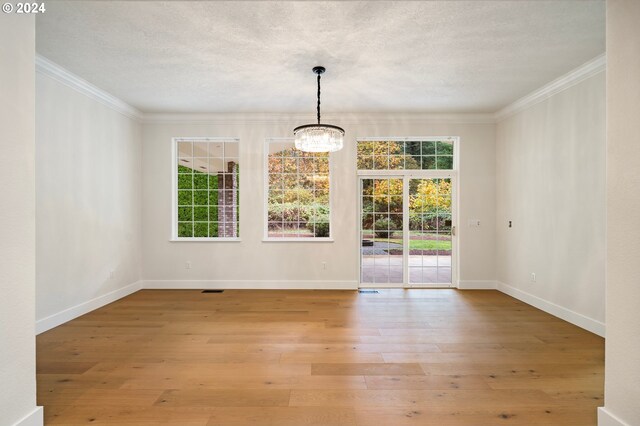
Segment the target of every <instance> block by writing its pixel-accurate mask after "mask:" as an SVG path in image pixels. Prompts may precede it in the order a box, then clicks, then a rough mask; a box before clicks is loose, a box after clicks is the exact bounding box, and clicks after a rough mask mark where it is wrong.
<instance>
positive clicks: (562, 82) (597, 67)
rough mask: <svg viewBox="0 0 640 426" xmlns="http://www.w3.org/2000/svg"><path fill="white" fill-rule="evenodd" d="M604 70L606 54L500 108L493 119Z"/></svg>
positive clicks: (505, 115)
mask: <svg viewBox="0 0 640 426" xmlns="http://www.w3.org/2000/svg"><path fill="white" fill-rule="evenodd" d="M606 68H607V57H606V54H605V53H603V54H602V55H600V56H597V57H595V58H594V59H592V60H590V61H589V62H586V63H584V64H583V65H581V66H579V67H578V68H576V69H574V70H573V71H570V72H569V73H567V74H565V75H563V76H562V77H559V78H557V79H555V80H553V81H552V82H550V83H548V84H546V85H544V86H542V87H541V88H539V89H537V90H535V91H533V92H531V93H529V94H528V95H526V96H524V97H522V98H520V99H518V100H517V101H515V102H513V103H511V104H509V105H507V106H506V107H504V108H502V109H501V110H500V111H498V112H496V113H495V114H494V119H495V121H496V122H499V121H502V120H504V119H505V118H507V117H510V116H512V115H514V114H517V113H518V112H520V111H523V110H525V109H527V108H530V107H532V106H533V105H535V104H537V103H540V102H542V101H544V100H545V99H548V98H550V97H551V96H553V95H555V94H557V93H560V92H562V91H563V90H567V89H568V88H570V87H572V86H575V85H576V84H578V83H580V82H581V81H583V80H586V79H587V78H589V77H591V76H594V75H596V74H598V73H600V72H603V71H605V70H606Z"/></svg>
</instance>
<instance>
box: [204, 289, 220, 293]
mask: <svg viewBox="0 0 640 426" xmlns="http://www.w3.org/2000/svg"><path fill="white" fill-rule="evenodd" d="M223 291H224V290H202V292H203V293H222V292H223Z"/></svg>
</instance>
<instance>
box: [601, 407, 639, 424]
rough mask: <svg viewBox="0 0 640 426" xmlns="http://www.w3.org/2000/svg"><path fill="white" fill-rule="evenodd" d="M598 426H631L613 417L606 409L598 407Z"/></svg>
mask: <svg viewBox="0 0 640 426" xmlns="http://www.w3.org/2000/svg"><path fill="white" fill-rule="evenodd" d="M598 426H631V425H630V424H628V423H625V422H624V421H622V420H620V419H619V418H618V417H616V416H615V415H613V414H612V413H611V412H610V411H609V410H607V408H606V407H598Z"/></svg>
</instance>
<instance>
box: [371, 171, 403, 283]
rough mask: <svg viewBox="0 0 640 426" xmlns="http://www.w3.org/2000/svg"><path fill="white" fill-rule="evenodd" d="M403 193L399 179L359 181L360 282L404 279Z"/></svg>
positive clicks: (398, 280) (400, 179) (393, 281)
mask: <svg viewBox="0 0 640 426" xmlns="http://www.w3.org/2000/svg"><path fill="white" fill-rule="evenodd" d="M402 195H403V179H402V178H363V179H362V180H361V197H362V199H361V204H360V205H361V212H360V214H361V221H360V241H361V247H360V282H361V283H366V284H394V285H395V286H401V285H402V283H403V282H404V280H403V242H404V236H403V228H402V222H403V213H402V209H403V197H402Z"/></svg>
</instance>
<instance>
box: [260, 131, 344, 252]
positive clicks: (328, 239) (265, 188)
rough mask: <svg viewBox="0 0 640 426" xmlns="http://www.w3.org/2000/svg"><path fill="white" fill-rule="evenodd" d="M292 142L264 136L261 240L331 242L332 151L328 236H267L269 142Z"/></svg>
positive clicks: (289, 139)
mask: <svg viewBox="0 0 640 426" xmlns="http://www.w3.org/2000/svg"><path fill="white" fill-rule="evenodd" d="M278 142H279V143H283V142H287V143H294V142H295V139H294V138H290V137H289V138H266V139H265V141H264V154H263V168H264V172H263V175H262V176H263V179H264V184H263V192H264V197H263V215H262V217H263V229H264V233H263V237H262V241H263V242H269V243H271V242H274V243H277V242H282V243H332V242H334V239H333V185H334V184H333V179H332V177H331V176H332V175H333V161H332V157H333V153H329V236H328V237H269V144H271V143H278Z"/></svg>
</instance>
